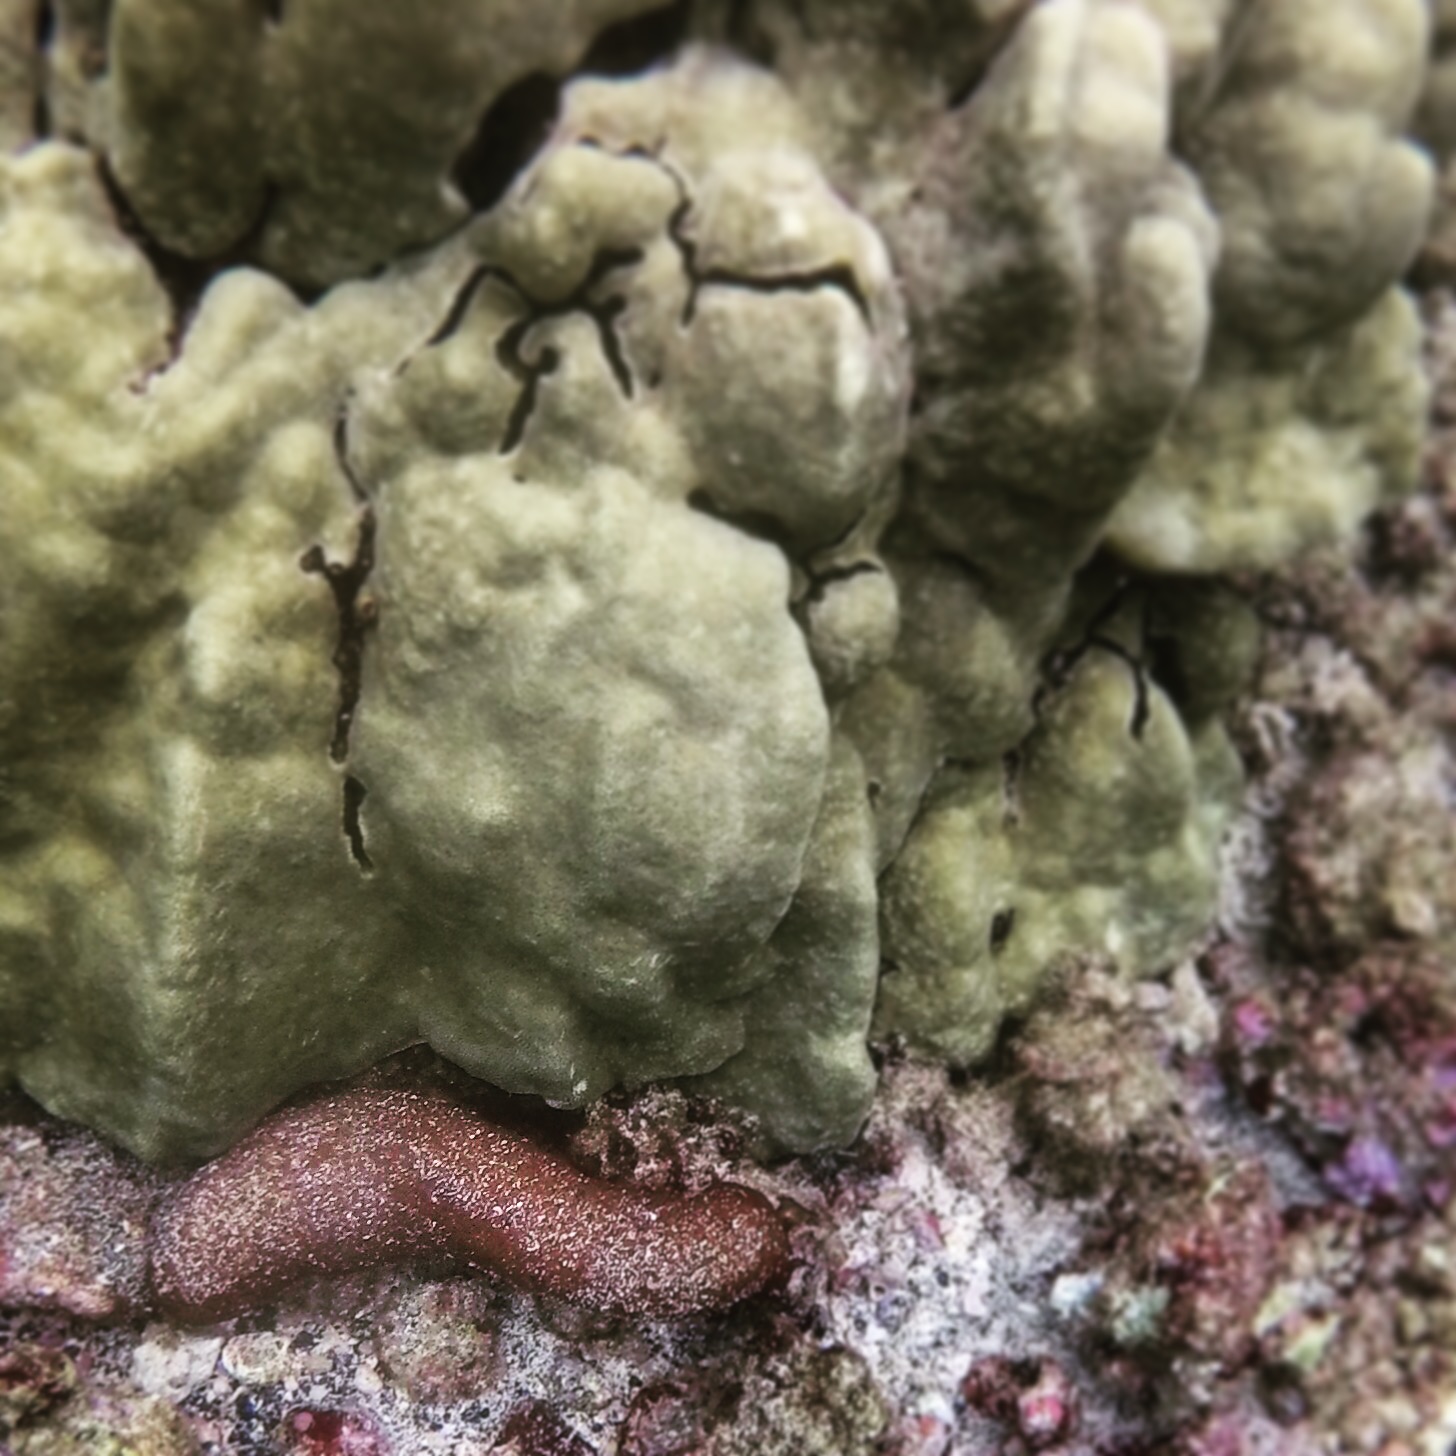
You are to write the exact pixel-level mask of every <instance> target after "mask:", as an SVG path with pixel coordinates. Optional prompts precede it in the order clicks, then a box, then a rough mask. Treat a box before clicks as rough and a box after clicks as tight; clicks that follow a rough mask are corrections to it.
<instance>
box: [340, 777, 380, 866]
mask: <svg viewBox="0 0 1456 1456" xmlns="http://www.w3.org/2000/svg"><path fill="white" fill-rule="evenodd" d="M368 792H369V790H368V789H366V788H365V787H364V785H363V783H362V782H361V781H360V780H359V779H356V778H355V777H354V775H353V774H349V775H348V776H347V777H346V778H345V779H344V835H345V837H346V838H347V839H348V841H349V853H350V854H352V855H353V856H354V862H355V864H357V865H358V866H359V868H360V869H361V870H363V871H364V873H365V874H368V873H369V871H370V870H372V869H373V868H374V861H373V860H372V859H370V858H369V851H368V850H367V849H365V848H364V826H363V824H362V823H360V820H359V808H360V806H361V805H362V804H363V802H364V798H365V795H367V794H368Z"/></svg>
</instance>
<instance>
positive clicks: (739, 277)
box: [625, 148, 870, 328]
mask: <svg viewBox="0 0 1456 1456" xmlns="http://www.w3.org/2000/svg"><path fill="white" fill-rule="evenodd" d="M625 155H631V156H641V157H644V158H646V159H647V160H649V161H652V162H656V164H657V165H658V166H659V167H661V168H662V170H663V171H664V172H666V173H667V175H668V176H669V177H670V178H671V179H672V181H673V184H674V185H675V186H676V187H677V190H678V204H677V206H676V207H675V208H673V210H672V215H671V216H670V217H669V218H668V220H667V236H668V238H669V239H670V240H671V242H672V245H673V246H674V247H675V248H676V249H677V251H678V256H679V257H680V258H681V259H682V266H683V272H684V273H685V274H686V275H687V280H688V296H687V298H686V299H684V300H683V307H682V315H681V317H680V319H679V322H680V323H681V324H682V326H683V327H684V328H686V327H687V326H688V325H689V324H690V323H692V321H693V316H694V315H695V314H696V313H697V311H698V294H699V293H700V292H701V291H702V290H703V289H704V288H708V287H717V288H742V289H747V290H748V291H750V292H752V293H812V292H814V291H815V290H817V289H820V288H837V289H838V290H839V291H840V292H841V293H843V294H844V295H845V296H846V297H847V298H848V299H849V300H850V302H851V303H853V304H854V306H855V308H856V309H857V310H858V312H859V316H860V318H861V319H863V320H864V323H865V326H866V327H867V328H868V327H869V326H870V306H869V300H868V299H866V298H865V296H864V290H863V289H862V288H861V287H860V286H859V279H858V278H856V277H855V273H854V269H853V268H852V267H851V266H850V265H849V264H848V263H834V264H831V265H830V266H828V267H825V268H812V269H808V270H807V271H805V272H802V273H769V274H761V275H760V274H753V273H735V272H734V271H733V270H732V269H731V268H700V267H699V266H698V245H697V242H696V241H695V240H694V238H693V237H692V236H691V235H690V234H689V232H688V230H687V222H688V219H689V217H691V216H692V211H693V199H692V195H691V193H690V192H689V190H688V185H687V183H686V182H685V181H684V180H683V178H682V177H681V176H679V175H678V173H677V172H676V171H675V170H674V169H673V168H672V167H669V166H668V165H667V163H666V162H664V161H663V160H662V158H660V157H657V156H653V155H652V153H650V152H643V151H642V150H641V149H640V148H633V149H632V150H631V151H630V152H629V153H626V154H625Z"/></svg>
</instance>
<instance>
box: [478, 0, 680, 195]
mask: <svg viewBox="0 0 1456 1456" xmlns="http://www.w3.org/2000/svg"><path fill="white" fill-rule="evenodd" d="M689 10H690V6H689V3H688V0H674V3H673V4H670V5H665V6H662V7H661V8H660V9H657V10H651V11H648V12H647V14H645V15H639V16H636V17H634V18H632V19H629V20H623V21H619V22H618V23H617V24H616V25H610V26H608V27H607V28H606V29H605V30H604V31H602V32H601V34H600V35H598V36H597V38H596V40H595V41H594V42H593V43H592V45H591V48H590V49H589V50H588V51H587V53H586V55H585V56H583V57H582V60H581V63H580V65H578V66H577V68H576V72H575V74H578V75H597V76H630V75H634V74H635V73H637V72H639V71H644V70H646V69H647V68H648V67H649V66H652V65H654V64H656V63H657V62H659V61H664V60H666V59H667V58H668V57H669V56H671V55H672V53H673V52H674V51H675V50H676V49H677V48H678V46H680V45H681V44H682V42H683V40H684V39H685V38H686V36H687V26H688V18H689ZM565 84H566V83H565V80H563V79H562V78H560V77H556V76H550V75H548V74H547V73H546V72H544V71H532V72H530V74H528V75H525V76H522V77H521V78H520V79H519V80H518V81H516V82H514V83H513V84H512V85H510V86H508V87H506V89H505V90H504V91H502V92H501V93H500V95H499V96H497V97H496V99H495V100H494V101H493V102H492V103H491V104H490V106H489V107H488V108H487V109H486V111H485V113H484V114H483V115H482V116H481V118H480V122H479V124H478V125H477V127H476V129H475V135H474V136H473V137H472V138H471V139H470V142H469V143H468V144H467V146H466V147H465V149H464V150H463V151H462V152H461V153H460V156H459V157H458V158H457V159H456V162H455V166H454V167H453V168H452V169H451V174H450V175H451V180H452V181H453V182H454V184H455V186H456V187H457V188H459V190H460V192H461V194H462V195H463V196H464V198H465V199H466V201H467V202H469V204H470V206H471V208H472V209H473V210H475V211H476V212H486V211H489V209H490V208H492V207H494V206H495V205H496V203H498V202H499V201H500V200H501V198H502V197H504V196H505V194H506V193H507V192H508V191H509V190H510V186H511V183H513V182H514V181H515V179H516V178H517V177H518V176H519V175H520V173H521V171H522V170H523V169H524V168H525V167H526V166H527V165H528V164H529V163H530V161H531V159H532V158H533V157H535V155H536V154H537V153H538V152H539V151H540V150H541V148H542V147H543V146H544V145H545V143H546V140H547V138H548V137H549V136H550V134H551V128H552V126H553V125H554V124H555V121H556V117H557V115H558V114H559V112H560V110H561V89H562V87H563V86H564V85H565Z"/></svg>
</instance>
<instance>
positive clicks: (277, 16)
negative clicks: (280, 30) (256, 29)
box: [260, 0, 283, 25]
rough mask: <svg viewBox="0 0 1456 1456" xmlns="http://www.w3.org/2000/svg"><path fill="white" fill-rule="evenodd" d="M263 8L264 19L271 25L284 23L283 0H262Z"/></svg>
mask: <svg viewBox="0 0 1456 1456" xmlns="http://www.w3.org/2000/svg"><path fill="white" fill-rule="evenodd" d="M260 3H261V5H262V8H263V19H264V20H266V21H267V22H268V24H269V25H282V24H283V0H260Z"/></svg>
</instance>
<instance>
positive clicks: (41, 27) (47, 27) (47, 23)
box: [35, 0, 56, 51]
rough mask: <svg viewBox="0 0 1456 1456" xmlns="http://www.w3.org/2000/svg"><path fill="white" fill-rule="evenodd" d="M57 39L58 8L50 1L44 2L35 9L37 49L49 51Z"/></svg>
mask: <svg viewBox="0 0 1456 1456" xmlns="http://www.w3.org/2000/svg"><path fill="white" fill-rule="evenodd" d="M55 38H56V7H55V6H54V5H52V4H51V3H50V0H42V3H41V4H40V5H37V6H36V7H35V48H36V49H37V50H40V51H47V50H49V49H50V48H51V42H52V41H54V40H55Z"/></svg>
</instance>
